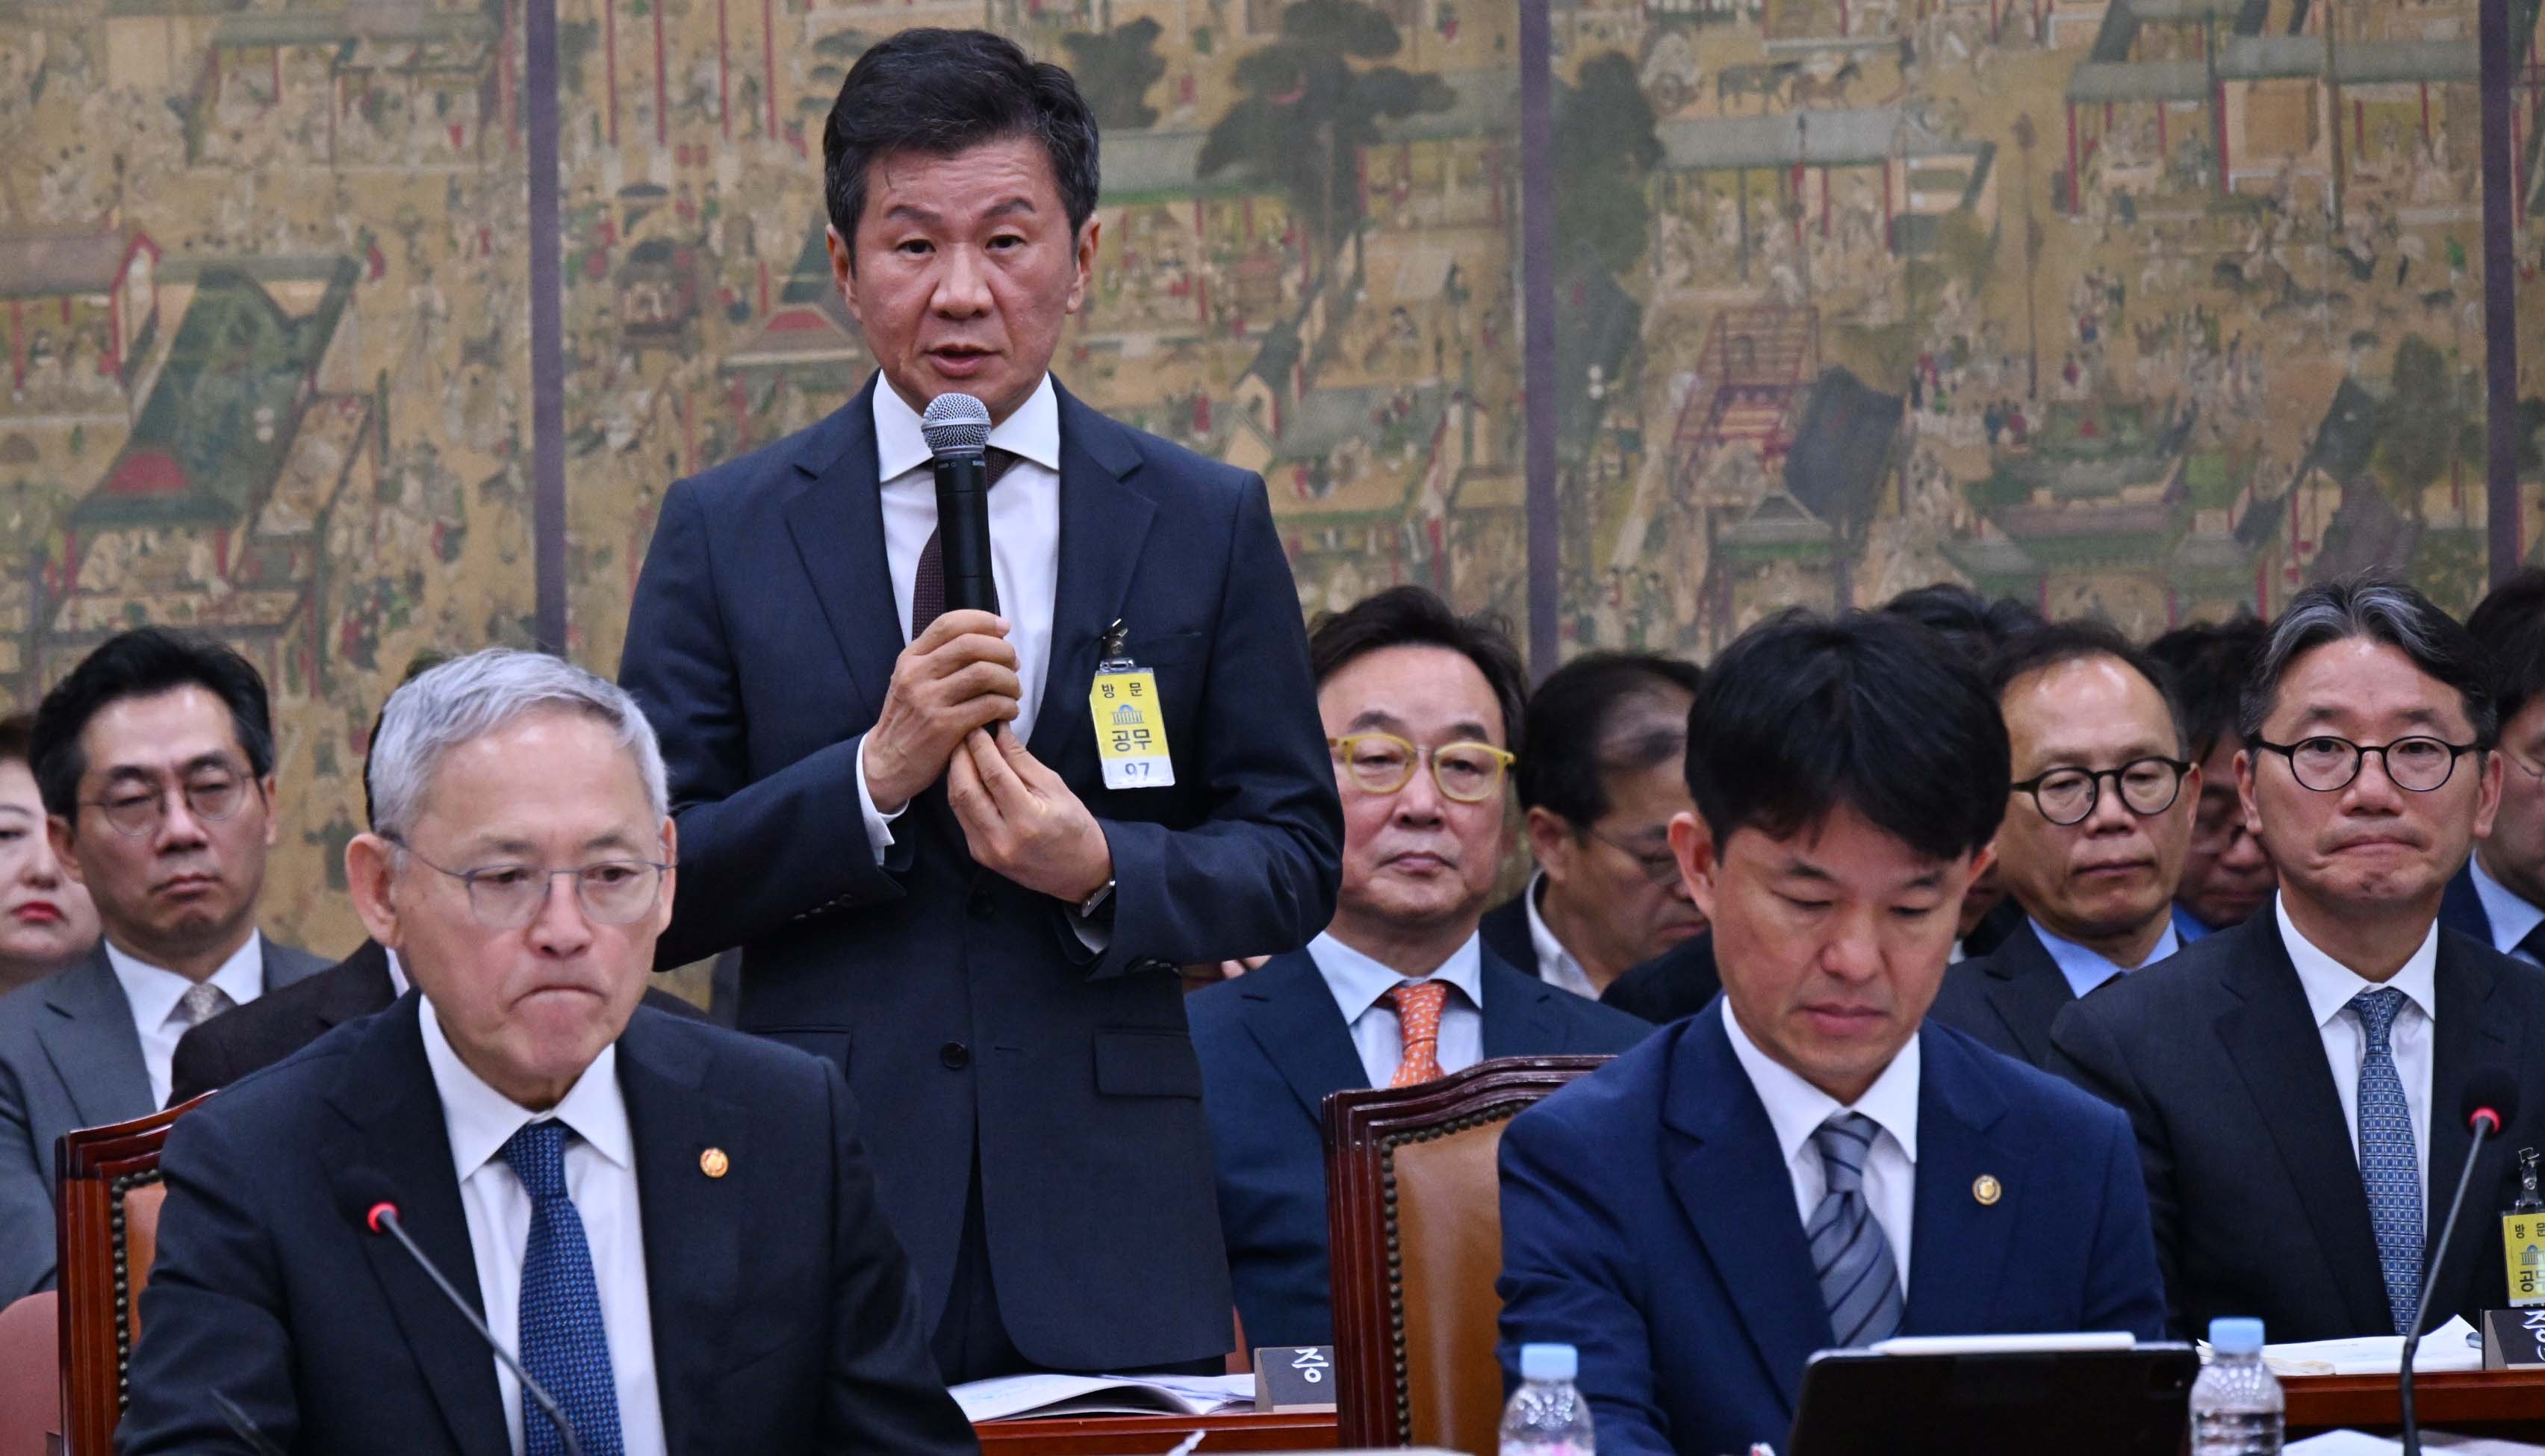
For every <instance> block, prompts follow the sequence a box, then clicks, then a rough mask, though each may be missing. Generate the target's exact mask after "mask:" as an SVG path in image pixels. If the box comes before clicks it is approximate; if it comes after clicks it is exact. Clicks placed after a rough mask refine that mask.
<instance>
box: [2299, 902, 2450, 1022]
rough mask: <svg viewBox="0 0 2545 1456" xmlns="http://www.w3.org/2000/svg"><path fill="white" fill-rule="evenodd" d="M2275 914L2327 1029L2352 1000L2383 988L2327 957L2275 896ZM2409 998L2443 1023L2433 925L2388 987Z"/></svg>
mask: <svg viewBox="0 0 2545 1456" xmlns="http://www.w3.org/2000/svg"><path fill="white" fill-rule="evenodd" d="M2271 913H2272V914H2273V915H2275V916H2277V917H2278V918H2279V922H2280V941H2281V943H2282V944H2284V945H2286V946H2287V947H2288V951H2289V964H2291V965H2293V966H2295V967H2297V971H2298V984H2299V985H2300V986H2301V987H2303V988H2305V990H2306V999H2307V1010H2308V1011H2312V1012H2314V1013H2315V1023H2316V1025H2317V1026H2319V1027H2321V1026H2323V1025H2324V1024H2325V1023H2327V1022H2329V1021H2331V1020H2332V1019H2333V1018H2334V1017H2335V1016H2336V1015H2339V1014H2340V1011H2341V1009H2342V1008H2343V1007H2346V1006H2348V1005H2350V999H2351V998H2352V997H2354V996H2357V995H2358V994H2359V993H2361V992H2363V991H2374V990H2376V989H2377V988H2378V983H2377V982H2375V981H2371V980H2369V979H2368V978H2367V977H2365V976H2362V975H2361V974H2359V973H2358V972H2357V971H2354V970H2352V969H2351V968H2350V967H2348V966H2346V965H2343V964H2342V963H2341V962H2340V961H2338V960H2336V959H2334V958H2333V957H2332V956H2331V955H2329V954H2327V953H2326V952H2325V951H2324V950H2323V948H2322V947H2320V946H2318V945H2317V944H2316V943H2315V942H2314V941H2312V940H2309V939H2308V938H2307V937H2306V936H2304V935H2302V934H2300V933H2298V928H2297V926H2296V925H2294V924H2293V923H2291V922H2290V920H2289V909H2288V906H2286V905H2285V904H2282V903H2281V900H2280V897H2279V896H2277V895H2273V896H2272V897H2271ZM2385 984H2386V985H2388V986H2392V987H2394V988H2395V989H2396V990H2398V991H2401V992H2403V993H2404V995H2405V997H2406V998H2407V999H2408V1000H2410V1001H2411V1002H2412V1003H2413V1005H2415V1006H2417V1007H2420V1008H2421V1009H2422V1015H2424V1016H2427V1017H2429V1018H2430V1019H2431V1020H2432V1021H2433V1022H2435V1021H2437V1020H2438V1018H2439V925H2438V922H2437V921H2435V920H2434V921H2432V922H2430V929H2429V931H2428V932H2427V933H2426V934H2424V935H2422V947H2421V948H2420V949H2419V950H2416V951H2414V952H2413V957H2412V959H2410V960H2407V961H2406V962H2404V968H2403V969H2402V970H2400V971H2397V972H2396V973H2395V974H2394V975H2393V976H2391V977H2389V978H2388V979H2387V981H2386V983H2385Z"/></svg>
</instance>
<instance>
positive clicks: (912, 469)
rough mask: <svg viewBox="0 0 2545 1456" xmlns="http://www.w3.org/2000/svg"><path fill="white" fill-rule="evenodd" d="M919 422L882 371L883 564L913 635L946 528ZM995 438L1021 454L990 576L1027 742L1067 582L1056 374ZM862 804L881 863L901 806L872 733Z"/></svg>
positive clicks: (861, 749)
mask: <svg viewBox="0 0 2545 1456" xmlns="http://www.w3.org/2000/svg"><path fill="white" fill-rule="evenodd" d="M919 424H920V422H919V412H918V411H916V410H914V409H912V408H911V407H910V406H909V404H907V403H906V402H904V401H903V399H902V397H901V396H900V395H899V394H896V393H894V392H893V388H892V385H891V384H890V383H889V382H887V381H885V380H882V379H877V380H876V381H875V388H874V427H875V472H876V478H877V479H878V480H880V481H882V482H883V486H882V496H883V554H884V564H885V565H886V566H887V567H889V568H890V569H891V571H892V603H893V609H894V610H895V611H896V612H898V613H899V614H900V617H901V640H902V641H903V642H905V643H907V642H908V641H909V640H910V638H911V631H910V589H911V586H912V584H913V583H915V582H916V581H917V580H918V579H919V558H920V555H921V553H922V552H924V551H926V550H927V549H928V538H929V537H930V536H931V535H933V534H935V533H936V530H937V472H936V471H935V470H933V469H931V468H930V461H931V460H933V459H934V458H935V456H934V455H933V454H931V453H930V451H929V448H928V440H927V438H926V437H925V436H923V435H921V434H920V429H919ZM990 447H991V448H993V449H1003V450H1007V451H1009V452H1010V453H1012V454H1014V455H1016V456H1017V461H1016V463H1015V464H1013V465H1010V466H1009V467H1008V471H1007V473H1006V474H1005V475H1002V476H1000V477H999V485H998V488H997V489H996V490H993V491H991V492H990V577H991V579H992V580H993V581H995V582H997V583H998V587H999V615H1001V616H1003V617H1006V618H1007V620H1008V645H1009V646H1011V647H1014V648H1015V649H1016V650H1017V681H1018V682H1019V683H1020V684H1022V685H1023V686H1024V688H1025V699H1024V701H1023V702H1022V703H1021V704H1019V706H1018V709H1017V717H1016V721H1015V722H1013V723H1010V724H1009V725H1008V726H1009V728H1011V729H1012V730H1014V731H1015V733H1016V735H1017V739H1018V741H1019V742H1025V741H1027V740H1030V739H1031V738H1032V737H1033V727H1034V718H1035V716H1036V714H1037V713H1038V712H1039V710H1040V709H1041V707H1042V688H1043V676H1044V674H1045V673H1047V672H1048V671H1050V668H1051V617H1052V602H1053V597H1054V594H1055V593H1057V592H1058V591H1059V589H1060V396H1059V395H1058V394H1057V393H1055V392H1054V391H1053V389H1052V386H1051V375H1050V374H1048V373H1046V374H1044V375H1043V376H1042V382H1041V383H1040V384H1038V385H1036V386H1034V392H1033V393H1032V394H1031V395H1029V396H1027V397H1026V402H1025V403H1024V404H1021V405H1019V406H1017V411H1016V413H1015V414H1012V415H1010V416H1008V417H1007V418H1006V419H1004V420H1002V421H1000V422H999V423H998V424H997V425H996V426H994V427H992V428H991V431H990ZM902 807H903V808H905V809H906V808H908V807H909V806H908V805H906V804H905V805H903V806H902ZM858 809H859V812H860V813H862V815H863V816H864V818H865V824H866V843H868V844H869V845H872V846H873V847H874V856H875V862H876V863H878V864H880V863H882V862H883V857H884V851H885V850H886V849H891V848H892V822H893V821H894V820H895V819H898V818H900V817H901V813H902V811H901V809H895V810H894V811H893V812H892V813H890V814H885V813H883V812H881V811H879V810H878V809H876V808H875V802H874V795H873V793H872V792H871V791H869V790H868V788H867V787H866V749H865V744H864V743H863V741H861V742H860V743H859V744H858Z"/></svg>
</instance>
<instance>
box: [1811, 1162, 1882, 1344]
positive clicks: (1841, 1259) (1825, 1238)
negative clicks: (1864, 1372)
mask: <svg viewBox="0 0 2545 1456" xmlns="http://www.w3.org/2000/svg"><path fill="white" fill-rule="evenodd" d="M1881 1131H1882V1129H1881V1128H1880V1127H1879V1126H1877V1125H1876V1124H1875V1123H1874V1120H1873V1119H1872V1118H1870V1117H1867V1116H1865V1115H1864V1114H1863V1113H1861V1112H1838V1113H1833V1114H1831V1116H1830V1119H1829V1120H1828V1121H1827V1122H1824V1123H1822V1124H1821V1125H1820V1126H1819V1127H1818V1128H1815V1129H1814V1130H1813V1132H1812V1143H1813V1145H1814V1146H1815V1147H1817V1148H1819V1149H1820V1154H1821V1169H1822V1172H1823V1173H1824V1174H1825V1176H1826V1180H1827V1183H1828V1188H1829V1191H1828V1192H1826V1193H1824V1194H1823V1195H1822V1196H1821V1201H1820V1206H1819V1207H1818V1208H1815V1209H1813V1210H1812V1221H1811V1222H1810V1223H1809V1224H1806V1225H1804V1227H1803V1236H1804V1238H1805V1239H1807V1240H1808V1241H1809V1242H1810V1244H1811V1252H1812V1271H1813V1272H1814V1273H1815V1274H1817V1275H1819V1276H1820V1281H1821V1302H1822V1303H1823V1304H1825V1305H1827V1306H1828V1307H1829V1315H1830V1330H1831V1331H1832V1333H1834V1334H1836V1335H1838V1342H1839V1345H1840V1347H1841V1348H1844V1349H1853V1348H1857V1347H1859V1346H1862V1345H1868V1344H1871V1343H1873V1342H1874V1341H1875V1340H1878V1339H1889V1338H1890V1337H1891V1336H1892V1335H1897V1334H1899V1333H1900V1313H1901V1305H1902V1299H1901V1294H1900V1272H1899V1266H1898V1265H1897V1264H1895V1263H1894V1262H1893V1261H1892V1258H1891V1242H1890V1241H1889V1240H1888V1239H1885V1238H1884V1237H1883V1236H1882V1223H1881V1221H1880V1220H1878V1219H1876V1218H1875V1217H1874V1216H1873V1210H1872V1209H1871V1208H1869V1207H1867V1206H1866V1205H1865V1201H1864V1160H1865V1159H1866V1158H1867V1157H1869V1156H1871V1154H1872V1152H1873V1139H1874V1137H1875V1136H1876V1135H1877V1134H1879V1133H1880V1132H1881Z"/></svg>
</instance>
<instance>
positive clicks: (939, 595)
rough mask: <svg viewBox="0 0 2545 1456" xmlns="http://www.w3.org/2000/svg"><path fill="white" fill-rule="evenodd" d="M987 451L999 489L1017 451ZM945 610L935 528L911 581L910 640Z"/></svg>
mask: <svg viewBox="0 0 2545 1456" xmlns="http://www.w3.org/2000/svg"><path fill="white" fill-rule="evenodd" d="M983 454H984V455H985V456H986V457H987V459H988V463H989V467H990V468H989V476H990V485H991V487H992V488H994V489H995V488H996V487H997V485H998V483H999V480H1000V478H1001V477H1003V476H1005V475H1006V474H1007V473H1008V467H1009V466H1010V465H1013V464H1015V463H1016V462H1017V455H1016V453H1015V451H1013V450H1003V449H1001V448H999V447H998V446H997V445H992V446H990V447H989V449H987V450H985V451H983ZM990 609H991V610H992V611H996V610H998V609H999V602H998V589H997V588H996V587H993V588H992V589H991V592H990ZM944 612H945V548H944V543H943V542H941V541H940V540H939V539H938V536H937V532H936V531H934V530H931V531H930V532H929V533H928V544H927V545H925V546H922V547H921V548H920V551H919V571H918V573H917V575H915V576H913V577H912V578H911V581H910V640H912V641H913V642H916V641H918V640H919V634H920V633H922V632H925V631H927V630H928V624H929V623H930V622H933V621H935V620H937V618H938V617H940V616H942V615H944Z"/></svg>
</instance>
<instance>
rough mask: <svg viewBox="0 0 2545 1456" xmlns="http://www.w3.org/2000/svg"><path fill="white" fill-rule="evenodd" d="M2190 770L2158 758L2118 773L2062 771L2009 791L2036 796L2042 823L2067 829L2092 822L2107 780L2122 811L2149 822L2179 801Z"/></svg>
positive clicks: (2111, 770) (2116, 770)
mask: <svg viewBox="0 0 2545 1456" xmlns="http://www.w3.org/2000/svg"><path fill="white" fill-rule="evenodd" d="M2190 768H2191V765H2189V764H2188V763H2185V762H2184V761H2182V760H2180V759H2158V758H2147V759H2132V760H2131V761H2130V762H2128V763H2126V764H2123V765H2122V766H2121V767H2119V768H2079V767H2077V766H2075V765H2063V766H2061V767H2059V768H2053V769H2050V770H2049V771H2048V772H2045V773H2036V774H2034V775H2033V776H2032V777H2030V778H2027V779H2024V780H2023V781H2021V782H2020V783H2014V784H2011V785H2009V787H2011V788H2012V789H2013V790H2014V791H2015V792H2017V793H2028V794H2030V795H2032V806H2033V807H2034V808H2036V809H2039V810H2040V811H2041V817H2042V818H2044V819H2047V820H2049V821H2050V822H2051V823H2053V824H2056V825H2060V826H2063V827H2064V826H2067V825H2071V824H2083V823H2085V822H2086V821H2087V820H2088V819H2091V818H2093V814H2094V806H2095V805H2096V804H2098V803H2100V802H2102V796H2103V780H2104V779H2106V778H2108V779H2110V780H2112V788H2113V791H2114V792H2116V793H2118V794H2119V795H2120V797H2121V807H2123V808H2125V809H2127V810H2129V811H2130V812H2131V813H2133V814H2136V815H2138V816H2139V817H2140V818H2142V819H2145V818H2148V817H2149V816H2151V815H2156V814H2162V813H2164V812H2165V811H2166V810H2168V809H2171V808H2173V807H2174V801H2175V798H2176V795H2178V794H2180V793H2181V792H2182V775H2183V774H2184V773H2186V772H2188V771H2190Z"/></svg>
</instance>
